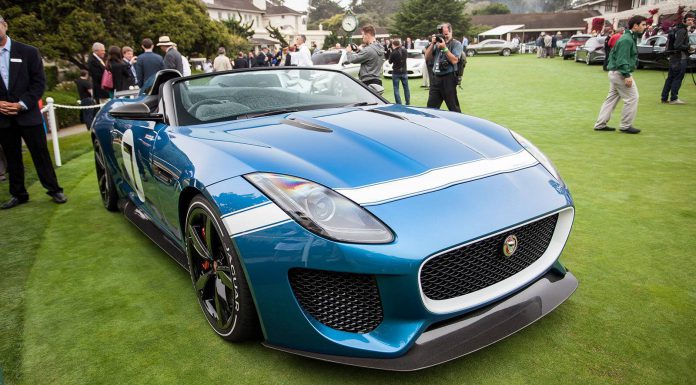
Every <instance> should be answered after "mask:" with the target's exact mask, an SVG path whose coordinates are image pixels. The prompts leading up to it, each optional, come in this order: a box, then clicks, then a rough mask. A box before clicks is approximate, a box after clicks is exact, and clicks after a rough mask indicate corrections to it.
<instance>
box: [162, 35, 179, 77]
mask: <svg viewBox="0 0 696 385" xmlns="http://www.w3.org/2000/svg"><path fill="white" fill-rule="evenodd" d="M157 46H158V47H160V49H162V52H165V55H164V68H165V69H174V70H177V71H179V73H180V74H182V75H183V74H184V62H183V60H182V59H181V54H180V53H179V51H177V50H176V47H175V44H174V42H173V41H171V40H169V36H160V38H159V41H158V42H157Z"/></svg>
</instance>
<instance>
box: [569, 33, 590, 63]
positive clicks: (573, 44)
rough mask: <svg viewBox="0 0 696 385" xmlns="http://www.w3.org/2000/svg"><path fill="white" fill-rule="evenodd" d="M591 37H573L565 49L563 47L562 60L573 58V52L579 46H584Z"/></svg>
mask: <svg viewBox="0 0 696 385" xmlns="http://www.w3.org/2000/svg"><path fill="white" fill-rule="evenodd" d="M591 37H592V35H585V34H583V35H573V36H571V37H570V39H569V40H568V41H567V42H566V44H565V47H563V60H568V59H570V58H572V57H574V56H575V50H576V49H577V48H578V47H580V46H581V45H583V44H585V42H586V41H587V40H589V39H590V38H591Z"/></svg>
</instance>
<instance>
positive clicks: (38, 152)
mask: <svg viewBox="0 0 696 385" xmlns="http://www.w3.org/2000/svg"><path fill="white" fill-rule="evenodd" d="M7 28H8V26H7V22H5V20H4V19H3V18H2V17H1V16H0V75H1V76H2V81H1V82H0V145H2V147H3V149H4V150H5V155H6V157H7V169H8V171H9V174H10V194H11V195H12V198H10V200H9V201H7V202H5V203H4V204H3V205H2V206H0V209H10V208H13V207H15V206H17V205H20V204H22V203H25V202H27V201H28V200H29V193H28V192H27V189H26V187H25V186H24V164H23V162H22V139H24V143H26V145H27V148H28V149H29V153H30V154H31V159H32V160H33V161H34V166H35V167H36V173H37V174H38V176H39V180H40V181H41V184H42V185H43V186H44V188H45V189H46V190H48V192H47V194H48V195H50V196H51V198H53V201H54V202H56V203H65V202H66V201H67V200H68V198H67V197H66V196H65V194H63V189H62V188H61V187H60V186H59V185H58V179H57V178H56V173H55V171H54V170H53V165H52V164H51V157H50V155H49V154H48V146H47V144H46V134H45V133H44V128H43V118H42V117H41V110H40V109H39V99H41V96H42V95H43V92H44V89H45V88H46V76H45V75H44V70H43V62H42V61H41V55H40V54H39V50H38V49H36V48H35V47H32V46H30V45H26V44H22V43H20V42H17V41H12V39H10V37H9V36H7Z"/></svg>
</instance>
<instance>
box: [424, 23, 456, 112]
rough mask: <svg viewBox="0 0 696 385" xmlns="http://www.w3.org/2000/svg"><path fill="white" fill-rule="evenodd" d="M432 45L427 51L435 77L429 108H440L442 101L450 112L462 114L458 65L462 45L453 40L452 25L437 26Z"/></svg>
mask: <svg viewBox="0 0 696 385" xmlns="http://www.w3.org/2000/svg"><path fill="white" fill-rule="evenodd" d="M437 32H438V34H437V35H433V36H432V39H431V44H430V45H429V46H428V48H426V50H425V60H432V61H433V77H432V79H430V94H429V95H428V108H438V109H439V108H440V106H441V105H442V101H443V100H444V101H445V104H447V109H449V110H450V111H456V112H461V109H460V108H459V99H458V98H457V73H456V70H457V63H458V62H459V57H460V56H461V54H462V43H460V42H459V41H457V40H456V39H453V38H452V25H451V24H450V23H443V24H441V25H438V26H437Z"/></svg>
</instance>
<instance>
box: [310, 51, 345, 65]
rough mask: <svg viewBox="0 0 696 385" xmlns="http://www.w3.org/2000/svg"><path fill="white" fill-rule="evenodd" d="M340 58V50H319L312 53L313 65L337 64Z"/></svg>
mask: <svg viewBox="0 0 696 385" xmlns="http://www.w3.org/2000/svg"><path fill="white" fill-rule="evenodd" d="M340 60H341V51H335V52H321V53H315V54H314V55H312V63H314V65H325V64H338V62H339V61H340Z"/></svg>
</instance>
